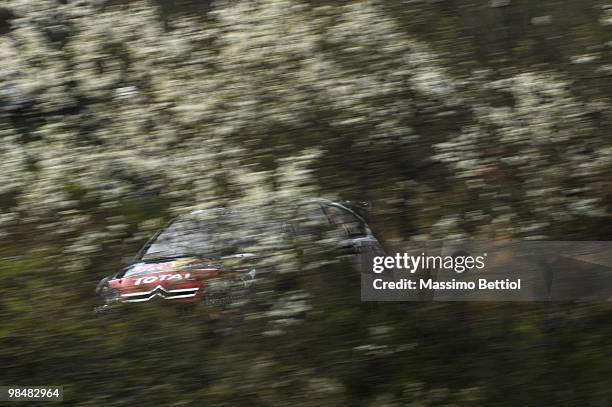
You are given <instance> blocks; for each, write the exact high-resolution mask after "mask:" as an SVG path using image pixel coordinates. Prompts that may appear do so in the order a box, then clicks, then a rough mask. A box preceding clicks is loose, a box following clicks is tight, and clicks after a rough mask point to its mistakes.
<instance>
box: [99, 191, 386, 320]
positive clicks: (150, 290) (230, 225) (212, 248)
mask: <svg viewBox="0 0 612 407" xmlns="http://www.w3.org/2000/svg"><path fill="white" fill-rule="evenodd" d="M296 208H297V209H296V211H297V212H296V216H295V219H302V220H306V221H308V220H313V221H314V222H315V223H316V222H319V223H324V224H327V225H329V227H330V228H335V229H336V230H337V232H338V236H339V241H338V246H339V247H340V248H342V250H343V252H344V253H347V252H348V253H351V254H353V255H354V256H353V257H354V258H355V260H356V262H357V263H363V264H365V263H367V262H368V261H369V259H370V258H371V257H372V256H375V255H380V254H382V253H384V251H383V249H382V247H381V245H380V243H379V242H378V240H377V239H376V238H375V237H374V235H373V234H372V232H371V230H370V228H369V227H368V226H367V224H366V223H365V221H364V220H363V218H362V217H360V216H359V215H357V214H356V213H355V212H354V211H353V210H351V209H349V208H348V207H346V206H344V205H342V204H339V203H336V202H332V201H328V200H323V199H316V200H309V201H305V202H302V203H300V204H299V205H297V206H296ZM248 223H249V219H248V217H247V216H245V215H244V214H240V213H236V212H232V211H229V210H226V209H223V208H218V209H213V210H198V211H193V212H190V213H188V214H186V215H183V216H179V217H178V218H176V219H175V220H174V221H172V222H171V223H170V224H169V225H168V226H167V227H166V228H164V229H162V230H161V231H159V232H158V233H157V234H155V235H154V236H153V237H152V238H151V239H150V240H149V242H148V243H147V244H146V245H145V246H144V247H143V248H142V249H141V251H140V252H139V253H138V255H137V256H136V259H135V261H134V263H133V264H131V265H129V266H128V267H126V268H124V269H123V270H121V271H120V272H118V273H115V274H113V275H111V276H108V277H105V278H103V279H102V280H101V281H100V283H99V284H98V286H97V288H96V293H97V296H98V299H99V301H100V302H101V305H100V306H98V307H96V311H97V312H102V311H104V310H106V309H109V308H111V307H115V306H117V305H121V304H131V303H148V302H153V301H161V302H164V303H171V304H198V303H205V304H209V305H213V304H214V305H219V304H220V303H221V304H223V303H229V302H231V301H233V298H235V297H236V295H237V294H236V293H238V295H242V294H244V292H247V291H249V290H251V289H252V285H253V284H254V283H255V281H256V278H257V270H256V268H255V258H256V256H257V255H256V254H255V253H252V252H249V249H250V248H252V247H253V246H254V245H253V239H254V236H252V235H250V233H252V229H250V228H249V227H248V226H249V225H248ZM240 225H242V226H243V227H241V226H240ZM301 229H303V225H302V224H299V222H296V223H292V222H288V223H285V224H280V223H278V222H277V221H274V220H271V221H270V222H269V224H267V225H266V227H264V230H265V232H264V233H268V234H273V235H275V236H276V237H278V236H283V238H286V239H291V238H293V237H295V236H296V235H297V234H299V233H300V231H301ZM261 230H262V229H261V228H260V229H259V233H261Z"/></svg>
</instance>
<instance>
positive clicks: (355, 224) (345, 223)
mask: <svg viewBox="0 0 612 407" xmlns="http://www.w3.org/2000/svg"><path fill="white" fill-rule="evenodd" d="M323 209H324V211H325V214H326V215H327V217H328V218H329V221H330V223H331V224H332V225H335V226H337V227H339V228H342V229H343V230H344V233H345V234H346V235H347V236H348V237H358V236H366V235H367V234H368V233H367V228H366V225H365V223H364V222H363V221H362V220H361V219H359V218H358V217H357V216H355V215H354V214H353V213H351V212H350V211H347V210H346V209H344V208H341V207H339V206H335V205H325V206H324V207H323Z"/></svg>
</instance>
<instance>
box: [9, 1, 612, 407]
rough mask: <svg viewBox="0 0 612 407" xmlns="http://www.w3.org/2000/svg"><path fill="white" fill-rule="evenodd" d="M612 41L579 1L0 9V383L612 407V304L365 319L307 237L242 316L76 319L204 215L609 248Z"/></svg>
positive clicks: (347, 284)
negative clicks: (314, 208)
mask: <svg viewBox="0 0 612 407" xmlns="http://www.w3.org/2000/svg"><path fill="white" fill-rule="evenodd" d="M611 26H612V8H610V6H609V5H607V4H606V3H604V2H603V1H591V0H571V1H556V0H547V1H540V2H533V1H527V0H490V1H484V0H482V1H481V0H438V1H434V0H427V1H425V0H406V1H364V2H352V1H342V2H336V3H334V4H333V5H332V4H331V3H328V2H322V1H317V0H311V1H303V2H301V1H296V0H261V1H216V2H208V1H196V0H193V1H175V0H159V1H157V2H151V3H148V2H137V1H118V0H114V1H104V0H92V1H85V0H6V1H4V2H3V3H2V4H1V5H0V258H1V262H0V287H2V296H1V298H0V320H1V321H2V324H1V325H0V365H1V366H2V367H3V369H2V373H0V377H1V380H0V382H1V383H3V384H6V385H8V384H21V385H38V384H54V385H63V386H64V388H65V397H66V400H67V401H68V402H69V404H73V405H83V406H87V405H145V404H147V405H204V404H206V405H242V404H244V405H285V404H297V405H312V406H318V405H322V404H325V405H373V406H391V405H414V406H438V405H448V406H450V405H474V406H476V405H487V406H488V405H500V406H506V405H507V406H510V405H541V404H543V403H545V404H549V405H568V406H574V405H578V404H581V405H593V406H605V405H610V404H611V403H612V371H611V370H612V365H611V364H610V363H609V361H610V357H611V356H610V353H611V352H612V348H611V342H610V340H609V337H610V336H611V334H612V332H610V331H611V330H612V328H610V327H611V326H612V324H610V322H611V319H612V318H611V317H612V313H611V311H612V310H611V309H610V307H609V306H607V305H593V304H528V305H525V304H520V305H519V304H462V303H456V304H454V303H419V304H417V303H405V304H402V303H361V302H360V301H359V281H358V278H357V275H356V273H355V272H353V271H352V270H351V269H350V267H349V266H348V265H347V264H345V263H344V262H343V261H342V260H341V259H333V258H329V259H328V258H327V256H326V255H325V253H326V247H327V246H326V242H325V241H324V240H323V241H317V242H310V243H309V244H312V245H313V247H314V248H315V250H313V251H311V252H310V253H312V254H311V256H310V257H312V258H310V257H309V256H305V257H303V258H301V259H296V257H295V255H294V254H293V252H292V251H291V250H281V249H279V250H278V251H277V252H274V253H276V254H274V255H272V256H270V257H268V258H266V259H263V260H262V264H261V265H260V269H261V270H262V273H263V275H264V276H265V278H264V280H265V281H264V283H262V284H261V285H258V290H260V293H259V294H258V295H257V296H256V298H255V299H254V300H253V301H252V302H251V303H249V304H243V305H242V306H241V307H239V308H238V309H234V310H232V309H230V310H221V311H219V310H208V309H198V311H196V312H192V313H181V312H179V311H178V310H176V309H173V308H170V309H165V308H162V309H157V308H155V307H143V308H135V309H130V310H126V311H125V312H121V313H118V314H116V315H114V316H112V317H110V318H94V317H93V315H92V313H91V309H92V307H93V290H94V288H95V285H96V283H97V281H98V280H99V279H100V278H102V277H104V276H106V275H108V274H111V273H113V272H115V271H116V270H118V269H119V268H120V267H121V266H124V265H125V264H127V263H129V261H130V256H133V255H134V254H135V253H136V251H137V250H138V249H139V248H140V246H141V245H142V244H143V243H144V242H145V241H146V239H147V238H148V237H149V236H151V235H152V234H153V233H154V232H155V230H156V229H158V228H159V227H161V226H162V225H163V224H164V223H165V222H166V221H167V220H168V219H169V218H171V217H172V216H174V215H176V214H177V213H181V212H183V211H185V210H188V209H189V208H192V207H194V206H196V205H197V206H199V207H216V206H228V207H239V208H242V209H243V210H246V211H247V213H249V214H251V215H252V216H253V218H254V219H264V221H263V222H265V219H269V218H270V217H273V218H274V219H275V220H277V221H282V220H283V219H287V218H288V217H289V216H290V213H289V212H287V213H285V212H282V211H280V212H275V211H274V208H276V206H274V207H272V206H270V204H271V203H273V202H274V203H285V204H288V203H292V202H295V201H297V200H299V199H302V198H304V197H311V196H325V197H332V198H339V199H348V200H368V201H371V202H372V203H373V211H372V213H371V214H370V224H371V226H372V227H373V229H374V230H375V232H376V233H377V234H378V236H379V237H380V238H381V239H404V240H409V239H436V238H457V237H465V236H471V237H479V238H489V239H494V238H532V239H552V240H555V239H556V240H608V239H609V237H610V235H611V232H612V228H611V225H612V223H611V222H610V209H611V208H610V206H611V205H612V194H611V192H612V185H611V183H612V144H611V139H610V137H609V132H610V130H611V129H612V123H611V113H610V112H612V109H610V103H611V100H610V97H611V95H612V93H611V88H610V86H611V85H610V78H611V75H612V65H611V51H612V48H611V47H612V36H611V33H610V27H611ZM268 244H269V245H270V246H269V247H274V244H275V243H274V242H268Z"/></svg>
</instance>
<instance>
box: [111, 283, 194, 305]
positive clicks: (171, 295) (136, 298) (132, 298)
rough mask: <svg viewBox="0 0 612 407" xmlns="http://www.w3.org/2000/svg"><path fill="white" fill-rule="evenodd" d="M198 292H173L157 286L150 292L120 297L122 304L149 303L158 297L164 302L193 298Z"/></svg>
mask: <svg viewBox="0 0 612 407" xmlns="http://www.w3.org/2000/svg"><path fill="white" fill-rule="evenodd" d="M197 292H198V288H197V287H194V288H180V289H175V290H166V289H165V288H164V287H162V286H161V285H158V286H157V287H155V288H154V289H152V290H150V291H140V292H136V293H128V294H123V295H121V298H122V301H123V302H143V301H149V300H150V299H152V298H154V297H160V298H163V299H165V300H174V299H179V298H191V297H195V296H196V294H197Z"/></svg>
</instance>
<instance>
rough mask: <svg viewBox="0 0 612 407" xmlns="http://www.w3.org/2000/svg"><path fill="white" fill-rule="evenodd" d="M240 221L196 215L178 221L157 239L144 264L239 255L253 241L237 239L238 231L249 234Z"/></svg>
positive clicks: (146, 255)
mask: <svg viewBox="0 0 612 407" xmlns="http://www.w3.org/2000/svg"><path fill="white" fill-rule="evenodd" d="M240 221H241V219H240V218H239V217H238V216H235V215H234V216H231V214H228V213H219V214H214V213H213V214H211V213H192V214H190V215H188V216H184V217H181V218H178V219H177V220H175V221H174V222H172V223H171V224H170V225H169V226H168V227H167V228H166V229H165V230H164V231H162V232H161V233H160V234H159V235H158V236H157V238H155V239H154V241H153V242H152V243H151V244H150V245H149V246H148V247H147V249H146V250H145V253H144V254H143V256H142V258H141V260H142V261H145V262H147V261H148V262H151V261H155V260H165V259H174V258H179V257H191V256H193V257H201V258H209V259H215V258H219V257H221V256H226V255H231V254H235V253H237V252H239V251H240V249H241V246H245V245H246V244H248V243H249V242H250V241H251V240H252V239H248V237H246V236H241V237H236V235H237V234H236V233H235V231H236V230H238V228H240V230H248V228H247V227H245V226H246V225H242V226H241V224H240ZM232 232H234V233H232ZM243 233H244V232H243Z"/></svg>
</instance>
